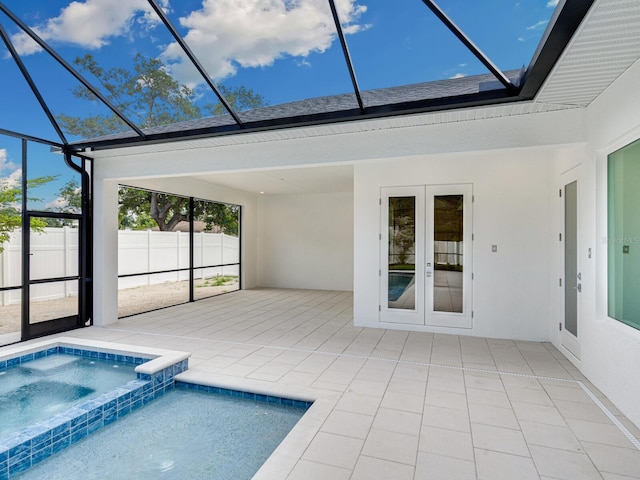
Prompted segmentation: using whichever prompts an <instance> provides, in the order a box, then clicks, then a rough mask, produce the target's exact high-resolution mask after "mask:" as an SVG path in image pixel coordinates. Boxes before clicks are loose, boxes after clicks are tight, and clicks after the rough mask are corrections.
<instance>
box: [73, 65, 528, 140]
mask: <svg viewBox="0 0 640 480" xmlns="http://www.w3.org/2000/svg"><path fill="white" fill-rule="evenodd" d="M505 75H507V77H508V78H509V79H510V80H511V82H512V83H513V84H514V85H515V86H518V85H519V82H520V79H521V76H522V70H511V71H508V72H505ZM504 91H505V88H504V86H503V85H502V84H501V83H500V82H499V81H498V80H497V79H496V78H495V77H494V76H493V75H492V74H484V75H475V76H468V77H462V78H451V79H447V80H438V81H432V82H423V83H416V84H412V85H403V86H399V87H390V88H381V89H375V90H367V91H363V92H362V100H363V103H364V105H365V112H364V115H363V113H362V112H361V111H360V110H359V107H358V102H357V98H356V95H355V94H354V93H347V94H341V95H331V96H326V97H317V98H309V99H305V100H299V101H295V102H289V103H283V104H279V105H272V106H266V107H261V108H256V109H253V110H247V111H244V112H240V114H239V115H240V118H241V120H242V121H243V122H244V124H245V126H247V127H249V128H251V127H256V126H261V125H264V124H266V123H273V124H277V125H279V126H281V127H284V126H290V125H294V124H301V123H304V121H305V119H310V118H319V117H322V116H323V115H326V116H327V118H331V117H332V116H333V117H339V118H340V119H343V120H344V119H354V120H355V119H358V118H366V117H367V113H368V112H369V111H370V110H375V112H376V114H378V115H380V114H381V112H384V111H385V110H388V111H389V113H390V114H391V113H392V112H393V111H394V109H393V107H394V106H406V109H407V110H411V109H412V108H416V107H419V106H420V105H425V104H429V102H430V101H434V102H435V103H434V106H435V107H436V108H437V105H439V104H442V105H445V104H446V105H447V107H448V108H451V104H450V103H447V100H451V99H458V100H459V101H460V103H461V106H462V105H464V104H465V103H464V100H468V101H473V100H474V99H475V98H482V96H483V94H488V95H489V97H491V98H493V97H492V94H494V93H496V92H504ZM397 110H398V111H399V112H400V110H401V108H398V109H397ZM416 110H418V109H417V108H416ZM232 130H233V131H237V130H240V129H239V128H238V125H237V124H236V122H235V121H234V119H233V118H232V117H231V115H228V114H226V115H219V116H214V117H206V118H197V119H193V120H187V121H184V122H179V123H173V124H169V125H160V126H156V127H151V128H147V129H144V130H143V133H144V134H145V135H147V136H150V137H155V136H165V135H168V136H176V137H177V136H179V134H180V133H181V132H202V133H205V132H210V133H211V134H217V133H224V132H230V131H232ZM136 138H139V137H138V136H137V135H136V133H135V132H133V131H125V132H120V133H115V134H111V135H105V136H101V137H97V138H93V139H89V140H84V141H82V142H77V143H78V144H82V145H92V144H96V143H103V142H107V143H108V142H110V141H122V140H124V141H126V140H127V139H132V140H133V139H136Z"/></svg>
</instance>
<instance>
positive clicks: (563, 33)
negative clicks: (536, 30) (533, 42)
mask: <svg viewBox="0 0 640 480" xmlns="http://www.w3.org/2000/svg"><path fill="white" fill-rule="evenodd" d="M594 3H595V0H561V1H560V4H559V5H558V6H557V7H556V9H555V11H554V13H553V16H552V17H551V20H549V24H548V26H547V29H546V30H545V32H544V35H543V36H542V39H541V40H540V43H539V44H538V49H537V50H536V52H535V53H534V54H533V57H532V59H531V62H530V63H529V67H528V68H527V70H526V71H525V72H524V75H523V77H522V80H521V82H520V96H521V97H523V98H526V99H532V98H534V97H535V96H536V95H537V93H538V91H539V90H540V88H542V85H543V84H544V82H545V80H546V79H547V77H548V76H549V74H550V73H551V71H552V70H553V67H554V66H555V65H556V63H557V62H558V60H560V57H561V55H562V53H563V52H564V51H565V49H566V48H567V46H568V45H569V42H570V41H571V39H572V38H573V35H574V34H575V33H576V30H577V29H578V27H579V26H580V24H581V23H582V21H583V20H584V18H585V17H586V15H587V13H588V12H589V10H590V9H591V7H592V6H593V4H594Z"/></svg>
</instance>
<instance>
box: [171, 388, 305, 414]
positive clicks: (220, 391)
mask: <svg viewBox="0 0 640 480" xmlns="http://www.w3.org/2000/svg"><path fill="white" fill-rule="evenodd" d="M175 388H177V389H185V390H197V391H199V392H207V393H213V394H217V395H223V396H229V397H236V398H244V399H245V400H254V401H257V402H265V403H272V404H278V405H284V406H287V407H296V408H304V409H308V408H309V407H311V405H313V402H309V401H306V400H294V399H291V398H285V397H277V396H273V395H264V394H261V393H252V392H245V391H242V390H233V389H230V388H223V387H211V386H207V385H200V384H197V383H189V382H181V381H176V382H175Z"/></svg>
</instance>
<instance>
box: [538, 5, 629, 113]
mask: <svg viewBox="0 0 640 480" xmlns="http://www.w3.org/2000/svg"><path fill="white" fill-rule="evenodd" d="M639 58H640V1H638V0H598V1H597V2H596V3H595V4H594V6H593V7H592V9H591V10H590V12H589V13H588V14H587V18H586V19H585V21H584V22H583V23H582V25H581V26H580V27H579V29H578V31H577V32H576V34H575V36H574V38H573V39H572V41H571V42H570V43H569V45H568V47H567V49H566V50H565V52H564V54H563V55H562V57H561V58H560V61H559V62H558V63H557V64H556V66H555V68H554V69H553V70H552V72H551V75H549V78H548V79H547V81H546V82H545V84H544V85H543V87H542V89H541V91H540V93H539V94H538V96H537V97H536V102H539V103H549V104H562V105H572V106H576V107H586V106H588V105H589V104H590V103H591V102H592V101H593V100H595V99H596V97H598V96H599V95H600V94H601V93H602V92H603V91H604V90H605V89H606V88H607V87H608V86H609V85H611V84H612V83H613V82H614V81H615V79H616V78H618V77H619V76H620V75H621V74H622V73H624V72H625V71H626V70H627V69H628V68H629V67H630V66H631V65H633V64H634V63H635V62H636V61H637V60H638V59H639Z"/></svg>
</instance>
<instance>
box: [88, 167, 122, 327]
mask: <svg viewBox="0 0 640 480" xmlns="http://www.w3.org/2000/svg"><path fill="white" fill-rule="evenodd" d="M94 185H95V191H94V240H93V249H94V251H93V259H94V271H93V302H94V307H93V316H94V325H97V326H103V325H109V324H112V323H115V322H117V321H118V183H117V182H114V181H109V180H103V181H97V180H96V181H95V184H94Z"/></svg>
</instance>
